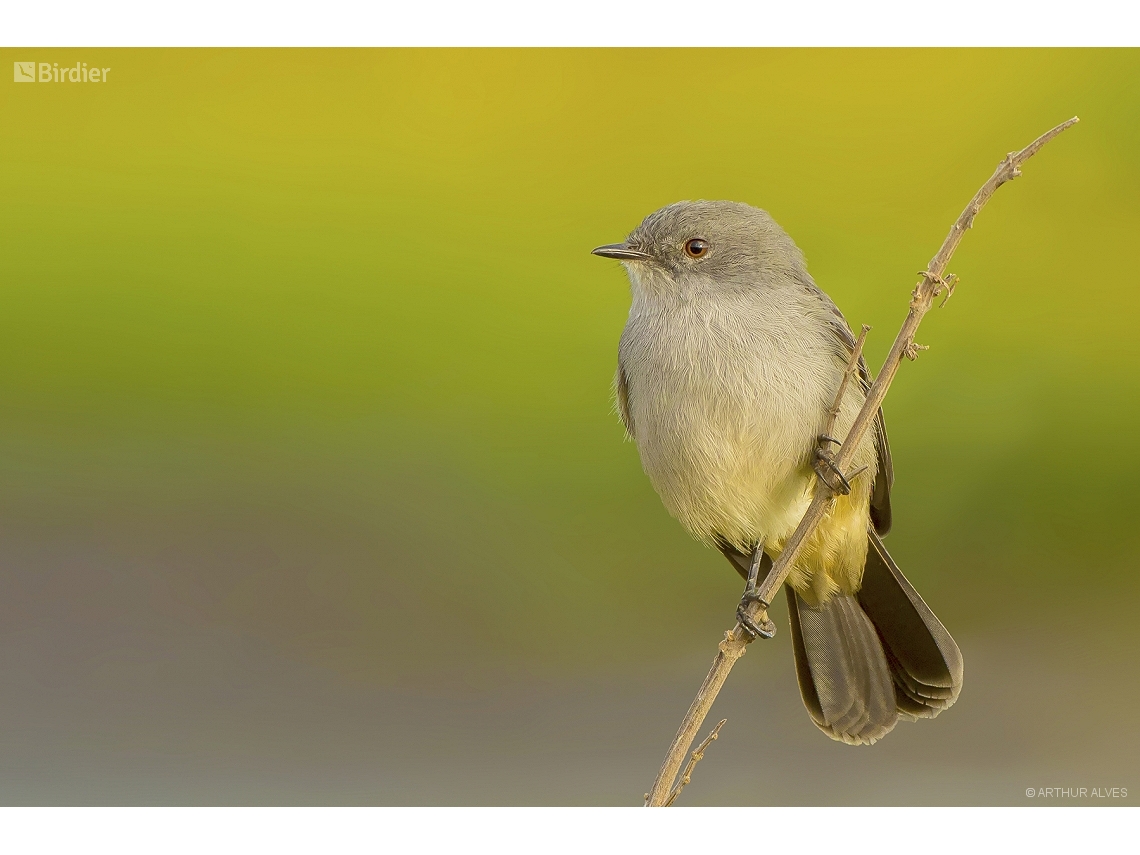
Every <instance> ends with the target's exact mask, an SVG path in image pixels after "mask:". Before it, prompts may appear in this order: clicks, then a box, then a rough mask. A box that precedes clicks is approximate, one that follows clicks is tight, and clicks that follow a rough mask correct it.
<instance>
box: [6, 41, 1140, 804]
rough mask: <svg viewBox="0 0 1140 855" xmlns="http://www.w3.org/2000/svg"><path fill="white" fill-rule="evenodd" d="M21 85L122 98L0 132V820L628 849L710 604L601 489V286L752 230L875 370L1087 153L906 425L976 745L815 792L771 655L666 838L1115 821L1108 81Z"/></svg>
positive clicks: (1117, 724) (922, 748)
mask: <svg viewBox="0 0 1140 855" xmlns="http://www.w3.org/2000/svg"><path fill="white" fill-rule="evenodd" d="M0 59H2V60H3V62H2V63H0V67H2V68H3V69H5V74H6V73H7V72H6V69H7V67H8V65H7V63H9V62H13V61H31V60H35V61H38V62H42V61H46V62H58V63H59V64H60V65H74V64H75V62H77V61H82V62H86V63H88V65H98V66H102V67H110V68H111V69H112V71H111V72H110V77H109V81H108V82H107V83H105V84H97V85H96V84H86V85H83V84H40V83H37V84H35V85H30V84H28V85H24V84H16V83H7V82H5V83H4V84H3V85H0V117H2V127H3V133H2V134H0V202H2V204H0V687H2V689H0V801H2V802H4V803H9V804H24V803H46V804H153V803H158V804H263V803H280V804H324V803H331V804H631V805H632V804H639V803H640V801H641V796H642V793H644V792H645V791H646V790H647V789H649V785H650V783H651V782H652V779H653V776H654V774H655V772H656V770H657V767H658V765H659V763H660V761H661V758H662V756H663V753H664V751H665V748H666V746H667V744H668V742H669V740H670V738H671V737H672V735H673V733H674V731H675V729H676V726H677V724H678V723H679V721H680V718H681V715H682V713H683V712H684V710H685V708H686V706H687V705H688V702H689V700H690V699H691V697H692V695H693V693H694V692H695V690H696V688H697V686H698V685H699V683H700V680H701V678H702V676H703V674H704V672H705V670H706V669H707V667H708V664H709V662H710V661H711V659H712V656H713V654H714V653H715V648H716V643H717V641H718V639H719V637H720V634H721V633H722V632H723V630H725V629H726V628H728V627H729V626H730V625H731V623H732V614H733V609H734V608H735V605H736V602H737V598H738V597H739V594H740V587H741V586H740V581H739V579H738V577H737V576H736V575H735V573H733V572H732V571H731V569H730V568H729V566H728V565H727V563H726V562H725V561H724V560H723V559H722V558H721V557H720V556H719V555H718V554H715V553H713V552H711V551H709V550H707V549H704V548H703V547H701V546H699V545H698V544H697V543H695V542H693V541H692V540H690V539H689V538H688V536H687V535H686V534H684V532H683V531H682V530H681V528H680V526H679V525H677V524H676V523H675V522H674V521H673V520H671V519H670V518H669V517H668V516H667V514H666V513H665V512H664V510H663V509H662V508H661V505H660V503H659V501H658V499H657V497H656V496H655V495H654V493H653V491H652V489H651V488H650V486H649V484H648V482H647V481H646V479H645V477H644V476H643V474H642V473H641V470H640V465H639V462H638V459H637V454H636V449H635V448H634V446H633V445H632V444H630V443H628V442H625V441H623V431H622V428H621V426H620V425H619V423H618V420H617V418H616V416H615V415H614V413H613V407H612V401H611V393H610V381H611V378H612V374H613V370H614V365H615V359H616V346H617V339H618V335H619V333H620V331H621V328H622V325H623V323H624V316H625V313H626V311H627V309H628V299H629V298H628V289H627V285H626V282H625V278H624V274H623V271H622V270H621V268H620V266H619V265H618V264H617V263H615V262H610V261H605V260H602V259H598V258H595V257H592V256H591V255H590V254H589V250H590V249H591V248H592V247H594V246H596V245H598V244H601V243H609V242H613V241H616V240H620V239H622V238H623V237H624V236H625V234H626V233H628V232H629V231H630V230H631V229H632V228H633V227H634V226H636V225H637V223H638V222H639V221H640V219H641V218H642V217H643V216H644V215H645V214H647V213H649V212H650V211H652V210H654V209H656V208H657V207H659V206H661V205H664V204H667V203H669V202H673V201H675V200H678V199H695V198H707V199H718V198H725V199H736V200H741V201H747V202H750V203H752V204H755V205H758V206H760V207H763V208H766V209H767V210H769V211H770V212H771V213H772V214H773V215H774V216H775V218H776V219H777V220H778V221H779V222H780V223H781V224H782V225H783V226H784V227H785V228H786V229H787V230H788V231H789V232H790V233H791V235H792V236H793V237H794V238H795V240H796V241H797V242H798V243H799V245H800V247H801V248H802V249H803V250H804V252H805V253H806V256H807V258H808V263H809V268H810V270H811V272H812V274H813V275H814V277H815V278H816V280H817V282H819V283H820V285H821V286H822V287H824V288H825V289H826V290H827V291H829V293H830V294H831V295H832V296H833V297H834V298H835V300H836V302H837V303H838V304H839V305H840V307H841V308H842V309H843V310H844V312H845V313H846V315H847V317H848V319H849V321H850V322H851V323H852V324H853V325H855V326H856V327H857V326H858V324H860V323H869V324H872V325H873V326H874V331H873V333H872V337H871V339H870V342H869V344H868V348H867V349H868V352H869V354H870V357H871V360H870V361H871V363H872V365H877V364H879V363H880V362H881V359H882V357H883V355H884V354H885V352H886V349H887V347H888V345H889V343H890V341H891V339H892V338H893V336H894V333H895V331H896V330H897V327H898V324H899V323H900V321H901V319H902V316H903V314H904V312H905V307H906V303H907V299H908V294H909V290H910V288H911V287H912V286H913V284H914V282H915V281H916V276H915V271H917V270H919V269H920V268H922V267H924V266H925V264H926V262H927V260H928V259H929V258H930V256H932V255H933V254H934V252H935V250H936V249H937V247H938V245H939V243H940V242H941V241H942V239H943V237H944V236H945V234H946V232H947V230H948V228H949V226H950V223H951V222H952V221H953V220H954V218H955V217H956V216H957V214H958V213H959V211H960V210H961V208H962V206H963V205H964V204H965V202H966V200H967V199H968V198H969V197H970V196H971V194H973V192H974V191H975V190H976V189H977V188H978V187H979V186H980V185H981V183H982V182H983V181H984V180H985V179H986V178H987V177H988V176H989V175H990V173H991V172H992V170H993V168H994V167H995V165H996V164H997V162H998V160H999V159H1000V158H1001V157H1002V156H1003V155H1004V154H1005V153H1006V152H1007V151H1009V150H1011V149H1014V148H1020V147H1021V146H1023V145H1025V144H1026V143H1028V142H1029V141H1030V140H1031V139H1033V138H1034V137H1036V136H1037V135H1038V134H1039V133H1041V132H1043V131H1045V130H1046V129H1048V128H1050V127H1052V126H1053V125H1054V124H1057V123H1058V122H1060V121H1062V120H1064V119H1066V118H1068V117H1069V116H1071V115H1074V114H1077V115H1079V116H1080V117H1081V124H1080V125H1078V126H1077V127H1076V128H1074V129H1072V130H1070V131H1068V132H1067V133H1066V134H1064V135H1063V136H1062V137H1061V138H1059V139H1058V140H1056V141H1055V142H1053V143H1051V144H1050V145H1049V146H1048V147H1047V148H1046V149H1045V150H1044V151H1042V152H1041V153H1040V154H1039V155H1038V156H1037V157H1036V158H1035V159H1034V160H1033V161H1031V162H1030V164H1029V165H1028V166H1027V167H1026V169H1025V176H1024V177H1023V178H1021V179H1019V180H1018V181H1016V182H1015V183H1013V184H1012V185H1009V186H1007V187H1005V188H1003V189H1002V190H1001V191H1000V192H999V193H998V195H997V196H996V198H995V199H994V200H993V201H992V203H991V205H990V206H989V207H988V208H987V209H986V210H985V211H984V212H983V213H982V215H981V216H980V217H979V219H978V221H977V224H976V226H975V229H974V230H973V231H972V232H971V233H970V234H969V235H968V236H967V238H966V240H965V242H964V243H963V245H962V247H961V248H960V250H959V252H958V255H957V257H956V258H955V260H954V262H953V264H952V265H951V269H952V270H953V271H954V272H956V273H957V274H959V275H960V276H961V285H960V286H959V288H958V291H957V293H956V294H955V296H954V298H953V300H951V301H950V303H949V305H948V306H947V308H945V309H944V310H942V311H938V312H934V313H932V314H931V315H930V316H928V318H927V320H926V322H925V323H924V326H923V328H922V330H921V331H920V335H919V336H918V338H919V341H920V342H922V343H924V344H926V345H929V346H930V350H929V351H927V352H925V353H924V354H923V355H922V357H921V359H919V361H918V362H916V363H914V364H907V365H905V366H904V368H903V369H902V372H901V374H900V375H899V377H898V379H897V382H896V383H895V385H894V387H893V388H892V390H891V393H890V396H889V397H888V399H887V405H886V412H887V419H888V426H889V429H890V435H891V439H892V444H893V449H894V455H895V464H896V469H897V473H898V478H897V484H896V488H895V528H894V531H893V533H892V534H891V537H890V539H889V541H888V545H889V546H890V548H891V550H892V552H893V553H894V554H895V556H896V558H897V559H898V561H899V562H900V564H901V565H902V567H903V568H904V569H905V570H906V572H907V573H908V575H909V576H910V578H911V580H912V581H913V582H914V583H915V585H916V587H917V588H918V589H919V590H920V591H921V592H922V593H923V595H924V596H925V598H926V599H927V601H928V602H929V603H930V604H931V605H932V607H933V608H934V609H935V611H936V612H937V614H938V615H939V616H940V617H941V618H942V620H943V621H944V622H945V624H946V625H947V626H948V627H949V628H950V630H951V631H952V632H953V633H954V635H955V636H956V637H957V639H958V641H959V643H960V645H961V647H962V649H963V652H964V656H965V661H966V680H965V688H964V691H963V693H962V696H961V699H960V700H959V701H958V704H957V705H956V706H955V707H954V708H953V709H952V710H950V711H949V712H947V713H946V714H944V715H943V716H942V717H940V718H939V719H937V720H936V721H928V722H919V723H915V724H905V723H904V724H900V725H899V726H898V728H897V729H896V730H895V731H894V732H893V733H892V734H891V735H890V736H888V737H887V738H886V739H885V740H884V741H882V742H881V743H879V744H878V745H875V746H873V747H871V748H851V747H848V746H844V745H841V744H837V743H833V742H831V741H830V740H829V739H827V738H826V737H824V736H823V735H822V734H820V733H819V732H818V731H817V730H816V729H815V728H814V726H813V725H812V724H811V723H810V721H809V719H808V717H807V715H806V713H805V712H804V710H803V708H802V705H801V702H800V700H799V696H798V692H797V690H796V686H795V678H794V673H793V670H792V656H791V650H790V648H789V645H788V635H787V631H786V628H784V629H782V630H781V632H780V634H779V635H778V636H777V638H776V639H774V640H773V641H771V642H769V643H765V644H757V645H755V646H753V648H752V649H751V651H750V652H749V655H748V656H747V657H745V659H744V660H742V661H741V663H740V664H739V665H738V666H737V668H736V670H735V672H734V673H733V675H732V678H731V680H730V681H729V684H728V686H727V687H726V689H725V691H724V692H723V693H722V695H721V698H720V700H719V701H718V703H717V706H716V708H715V709H714V711H713V716H712V719H711V720H715V719H716V718H719V717H727V718H728V724H727V725H726V726H725V728H724V730H723V731H722V734H721V739H720V740H719V741H718V742H717V743H716V744H715V746H714V747H713V748H712V749H711V750H710V751H709V753H708V755H707V756H706V758H705V760H704V762H703V763H702V764H701V766H699V767H698V770H697V773H696V776H695V778H694V782H693V784H692V785H691V786H690V787H689V788H688V789H687V790H686V792H685V794H684V796H683V801H684V802H685V803H687V804H691V805H697V804H981V805H989V804H1015V805H1020V804H1026V803H1029V800H1027V799H1026V797H1025V790H1026V788H1027V787H1044V786H1055V787H1080V786H1084V787H1089V788H1092V787H1127V788H1129V797H1128V798H1127V799H1125V800H1123V801H1124V803H1128V802H1133V803H1134V802H1135V799H1136V797H1138V796H1140V778H1137V774H1136V773H1137V769H1140V763H1138V760H1140V727H1138V726H1137V725H1138V724H1140V721H1138V719H1137V716H1138V713H1137V710H1138V709H1140V680H1138V677H1140V673H1138V671H1140V668H1138V666H1137V662H1136V650H1137V645H1138V642H1140V627H1138V624H1137V617H1136V616H1137V610H1138V607H1140V581H1138V579H1137V568H1138V561H1137V549H1138V547H1140V526H1137V512H1136V493H1135V488H1136V484H1137V482H1138V479H1140V472H1138V469H1140V465H1138V463H1137V458H1136V455H1135V454H1134V450H1135V447H1136V441H1137V438H1138V431H1137V426H1136V424H1137V416H1138V410H1140V406H1138V395H1140V371H1138V358H1137V357H1138V356H1140V345H1138V337H1137V333H1136V318H1137V313H1138V310H1140V297H1138V294H1137V290H1138V289H1137V284H1136V270H1135V268H1136V265H1135V257H1136V254H1135V247H1136V240H1137V237H1136V236H1137V233H1138V231H1140V54H1138V53H1137V52H1136V51H1122V50H1115V51H1092V50H937V51H934V50H921V51H919V50H913V51H912V50H90V49H82V50H79V49H74V50H73V49H67V50H59V49H20V50H4V51H0ZM778 611H779V614H778V615H777V620H778V623H779V624H780V625H781V626H782V627H786V616H785V615H784V612H783V606H782V604H781V605H780V606H779V607H778ZM1100 801H1102V802H1103V801H1104V800H1100ZM1118 801H1119V800H1118ZM1076 802H1079V803H1084V804H1094V803H1097V800H1095V799H1091V798H1090V799H1085V800H1069V802H1068V803H1076ZM1033 803H1039V802H1033ZM1049 803H1050V804H1060V803H1061V802H1058V801H1056V800H1053V801H1051V802H1049Z"/></svg>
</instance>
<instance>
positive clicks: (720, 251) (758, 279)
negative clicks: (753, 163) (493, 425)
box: [593, 201, 963, 745]
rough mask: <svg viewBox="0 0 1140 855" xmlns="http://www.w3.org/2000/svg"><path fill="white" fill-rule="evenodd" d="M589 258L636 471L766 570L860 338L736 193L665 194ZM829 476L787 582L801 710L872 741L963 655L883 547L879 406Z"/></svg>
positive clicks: (841, 735)
mask: <svg viewBox="0 0 1140 855" xmlns="http://www.w3.org/2000/svg"><path fill="white" fill-rule="evenodd" d="M593 253H594V254H595V255H598V256H602V257H604V258H611V259H617V260H619V261H620V262H621V263H622V264H623V266H624V267H625V269H626V272H627V274H628V278H629V282H630V292H631V304H630V311H629V317H628V320H627V321H626V324H625V327H624V329H623V330H622V333H621V339H620V342H619V345H618V367H617V372H616V376H615V378H614V396H615V399H616V409H617V411H618V415H619V416H620V418H621V421H622V423H623V424H624V426H625V429H626V432H627V434H628V436H629V437H630V438H632V440H633V441H634V443H635V444H636V446H637V450H638V453H639V456H640V458H641V463H642V468H643V469H644V471H645V473H646V475H647V476H648V478H649V481H650V482H651V484H652V485H653V487H654V489H655V490H656V492H657V494H658V495H659V496H660V498H661V500H662V502H663V504H664V506H665V508H666V509H667V510H668V511H669V513H670V514H671V515H672V516H673V517H675V518H676V519H677V520H678V521H679V522H680V523H681V525H682V526H683V527H684V528H685V529H686V530H687V531H688V532H689V533H690V534H691V535H693V536H694V537H696V538H697V539H698V540H700V541H701V542H703V543H705V544H706V545H708V546H711V547H714V548H716V549H718V550H719V551H720V552H721V553H722V554H723V555H724V556H725V557H726V558H727V559H728V561H729V563H730V564H731V565H732V566H733V567H734V568H735V569H736V571H737V572H738V573H739V574H740V575H741V576H742V577H744V578H745V579H747V578H748V571H749V567H750V563H751V562H752V561H753V559H756V560H760V561H761V562H762V565H761V572H765V571H764V568H770V567H771V565H772V561H773V560H774V559H775V558H776V557H778V556H779V555H780V552H781V550H782V549H783V546H784V544H785V543H786V541H787V540H788V538H789V537H790V536H791V535H792V533H793V531H794V530H795V528H796V526H797V524H798V523H799V521H800V519H801V518H802V516H803V514H804V511H805V510H806V509H807V507H808V505H809V504H810V502H811V500H812V497H813V495H814V493H815V490H816V489H817V473H818V477H819V478H823V477H825V476H826V475H827V474H828V473H827V472H826V471H824V470H823V469H821V462H822V463H823V465H824V466H826V465H827V463H828V461H829V460H830V456H829V448H830V444H832V443H838V440H836V439H834V438H833V437H831V436H829V435H827V434H825V429H826V428H827V427H828V425H829V412H830V411H831V410H832V409H833V405H834V403H835V398H836V396H837V395H838V394H839V390H840V386H841V383H842V380H843V377H844V375H845V373H847V372H848V367H849V364H850V362H851V360H852V356H853V354H854V348H855V343H856V340H855V337H854V336H853V334H852V332H851V329H850V327H849V326H848V324H847V321H846V320H845V318H844V316H843V314H842V313H841V312H840V310H839V309H838V307H837V306H836V305H835V303H834V302H833V301H832V300H831V298H830V297H828V296H827V294H826V293H824V291H823V290H821V289H820V288H819V287H818V286H817V285H816V283H815V281H814V280H813V279H812V277H811V276H810V275H809V273H808V270H807V266H806V262H805V260H804V256H803V253H802V252H801V251H800V249H799V247H797V246H796V244H795V243H794V241H793V240H792V239H791V237H790V236H789V235H788V234H787V233H786V232H785V231H784V229H782V228H781V227H780V226H779V225H778V224H777V223H776V221H775V220H774V219H773V218H772V217H771V215H769V214H768V212H766V211H764V210H762V209H760V208H756V207H753V206H751V205H748V204H745V203H741V202H730V201H684V202H676V203H674V204H671V205H667V206H665V207H663V208H661V209H659V210H657V211H655V212H653V213H651V214H649V216H647V217H646V218H645V219H644V220H643V221H642V222H641V224H640V225H639V226H637V228H635V229H634V230H633V231H632V232H631V233H630V234H629V236H628V237H627V238H626V239H625V241H623V242H621V243H616V244H607V245H604V246H599V247H597V248H596V249H594V250H593ZM855 376H856V378H857V382H850V383H848V384H847V387H846V389H845V393H844V396H843V399H842V400H841V401H840V402H839V407H838V414H837V416H835V417H833V424H834V428H833V430H834V433H835V434H836V435H838V436H846V432H847V430H848V429H849V428H850V425H851V423H852V422H853V421H854V419H855V416H856V414H857V413H858V411H859V409H860V408H861V407H862V405H863V403H864V400H865V397H866V393H867V390H868V389H869V387H870V383H871V376H870V373H869V371H868V369H867V366H866V363H865V361H864V360H863V358H862V356H860V358H859V360H858V362H857V372H856V375H855ZM835 474H837V475H838V476H839V478H840V479H841V481H842V489H840V491H839V492H840V493H843V492H844V491H845V490H846V494H841V495H838V496H837V498H836V501H835V502H834V504H833V506H832V508H831V510H830V512H829V513H827V515H826V516H825V517H824V519H823V520H822V522H821V523H820V525H819V526H818V528H817V529H816V530H815V532H814V533H813V534H812V535H811V536H810V537H809V539H808V540H807V542H806V544H805V546H804V548H803V550H802V551H801V553H800V554H799V555H798V557H797V558H796V560H795V562H794V564H793V565H792V567H791V570H790V572H789V574H788V577H787V580H786V584H785V586H784V587H785V594H786V598H787V603H788V613H789V619H790V625H791V626H790V630H791V631H790V634H791V640H792V650H793V657H794V660H795V670H796V677H797V682H798V684H799V689H800V695H801V697H802V699H803V703H804V706H805V707H806V708H807V711H808V714H809V716H810V717H811V720H812V721H813V722H814V723H815V725H816V727H818V728H819V729H820V730H821V731H823V732H824V733H825V734H827V735H828V736H829V737H831V738H832V739H834V740H836V741H839V742H843V743H846V744H849V745H869V744H873V743H875V742H876V741H878V740H879V739H881V738H882V737H883V736H885V735H886V734H887V733H889V732H890V731H891V730H892V729H893V728H894V726H895V724H896V723H897V722H898V721H899V720H900V719H902V720H916V719H920V718H933V717H935V716H937V715H938V714H939V713H941V712H942V711H943V710H945V709H947V708H949V707H950V706H951V705H953V704H954V702H955V701H956V700H957V698H958V696H959V693H960V692H961V688H962V675H963V662H962V654H961V651H960V650H959V648H958V645H957V644H956V643H955V642H954V639H953V638H952V637H951V635H950V633H949V632H947V630H946V628H945V627H944V626H943V625H942V623H941V622H940V621H939V620H938V618H937V617H936V616H935V615H934V613H933V612H932V611H931V610H930V608H929V607H928V606H927V605H926V603H925V602H924V601H923V599H922V597H921V596H919V594H918V593H917V592H916V591H915V589H914V587H913V586H912V585H911V584H910V582H909V581H907V579H906V577H905V576H904V575H903V573H902V571H901V570H900V569H899V567H898V565H897V564H896V563H895V561H894V560H893V559H892V558H891V556H890V554H889V553H888V552H887V550H886V547H885V546H884V545H883V537H885V536H886V535H887V533H888V531H889V530H890V528H891V524H892V514H891V487H892V484H893V481H894V468H893V465H892V462H891V452H890V447H889V444H888V441H887V434H886V428H885V424H884V420H883V414H882V410H881V409H880V410H879V412H878V415H877V418H876V421H875V425H874V430H871V431H868V432H867V433H866V435H865V436H864V438H863V440H862V442H861V444H860V445H859V446H858V447H857V448H856V450H855V454H854V457H853V462H852V474H851V475H850V476H848V477H849V480H848V479H847V478H844V477H843V474H842V473H838V472H836V473H835ZM829 483H831V482H829ZM761 578H762V577H761ZM746 596H747V590H746ZM774 631H775V629H774V626H773V628H772V632H774ZM762 634H765V635H768V634H770V633H767V632H764V633H762Z"/></svg>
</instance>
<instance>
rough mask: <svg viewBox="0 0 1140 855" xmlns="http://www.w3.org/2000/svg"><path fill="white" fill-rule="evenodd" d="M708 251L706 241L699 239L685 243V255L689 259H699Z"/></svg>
mask: <svg viewBox="0 0 1140 855" xmlns="http://www.w3.org/2000/svg"><path fill="white" fill-rule="evenodd" d="M708 251H709V244H708V241H706V240H702V239H701V238H693V239H692V240H690V241H686V243H685V254H686V255H688V256H689V258H701V257H702V256H704V255H705V254H706V253H707V252H708Z"/></svg>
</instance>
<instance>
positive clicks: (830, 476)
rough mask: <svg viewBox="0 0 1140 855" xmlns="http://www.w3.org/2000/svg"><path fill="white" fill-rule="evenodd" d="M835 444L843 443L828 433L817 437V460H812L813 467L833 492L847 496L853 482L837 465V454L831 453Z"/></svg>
mask: <svg viewBox="0 0 1140 855" xmlns="http://www.w3.org/2000/svg"><path fill="white" fill-rule="evenodd" d="M833 444H834V445H842V444H843V443H842V442H840V441H839V440H838V439H836V438H835V437H833V436H828V435H827V434H821V435H820V436H819V437H817V438H816V446H815V460H814V461H813V462H812V469H814V470H815V474H816V475H818V476H819V480H820V481H822V482H823V483H824V484H826V485H827V487H828V489H830V490H831V492H832V493H834V494H835V495H837V496H846V495H847V494H849V493H850V492H851V482H850V481H848V480H847V477H846V476H845V475H844V474H843V472H842V471H840V469H839V467H838V466H836V465H835V455H834V454H832V453H831V445H833Z"/></svg>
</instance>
